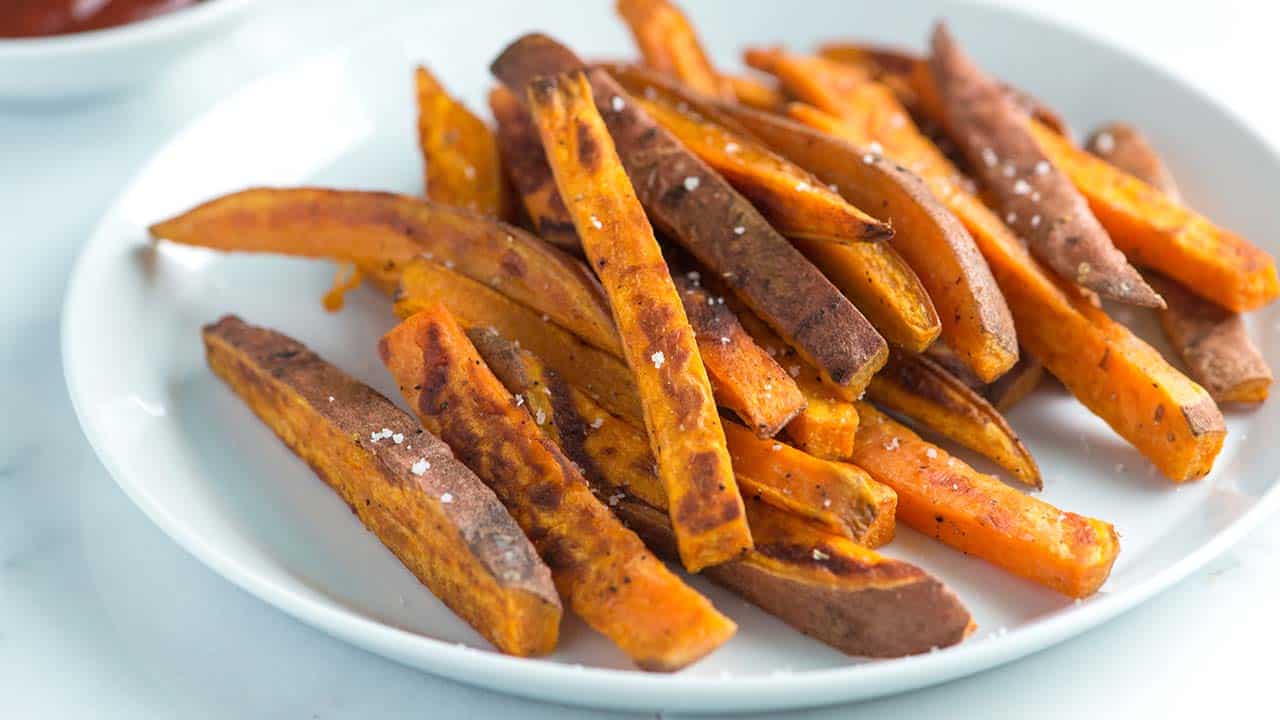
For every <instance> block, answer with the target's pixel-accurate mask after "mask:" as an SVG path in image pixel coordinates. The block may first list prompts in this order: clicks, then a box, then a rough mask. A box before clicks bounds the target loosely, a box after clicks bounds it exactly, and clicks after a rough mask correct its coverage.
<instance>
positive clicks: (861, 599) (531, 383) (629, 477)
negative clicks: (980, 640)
mask: <svg viewBox="0 0 1280 720" xmlns="http://www.w3.org/2000/svg"><path fill="white" fill-rule="evenodd" d="M473 337H474V338H475V339H476V346H477V348H478V349H479V350H480V351H481V353H482V354H483V355H484V357H485V359H486V361H487V362H488V364H489V366H490V367H491V368H493V370H494V372H495V373H496V374H497V375H498V376H499V377H500V378H501V379H502V380H503V382H504V383H505V384H506V385H507V389H508V390H510V391H511V392H513V393H523V394H524V395H525V396H527V397H530V398H533V399H534V402H535V403H542V405H541V406H540V407H541V408H542V412H543V413H544V414H545V417H546V420H547V421H546V422H544V423H543V424H542V425H541V428H542V430H543V432H544V433H546V434H547V435H548V436H549V437H551V438H552V439H553V440H554V441H555V442H556V443H558V444H559V445H560V447H561V448H563V450H564V453H565V455H566V456H568V458H569V459H570V460H572V461H573V462H574V463H576V464H577V465H578V467H581V468H582V469H583V475H584V476H585V477H586V479H587V481H588V483H590V485H591V488H592V489H593V490H594V491H595V492H596V494H597V495H598V496H600V497H602V498H604V499H605V502H607V503H608V504H609V506H610V508H612V510H613V512H614V513H615V514H616V515H617V516H618V517H619V518H621V519H622V521H623V522H624V523H626V524H627V526H628V527H630V528H632V529H633V530H635V531H636V532H637V533H638V534H639V535H640V536H641V537H642V538H644V541H645V543H647V544H648V545H649V547H651V548H653V549H654V550H655V551H657V552H659V553H660V554H662V555H664V556H665V557H667V558H671V559H675V558H677V557H678V555H677V551H676V540H675V533H674V532H673V531H672V529H671V521H670V518H669V517H668V503H667V498H666V494H665V491H664V490H663V487H662V482H661V481H660V480H659V479H658V475H657V473H656V472H655V471H654V469H653V456H652V454H651V453H650V451H649V444H648V442H647V441H646V440H645V439H644V437H643V432H642V431H640V430H638V429H637V428H635V427H632V426H631V425H628V424H627V423H625V422H621V421H619V420H617V419H616V418H614V417H612V416H610V415H609V414H608V413H606V412H604V411H603V410H601V409H600V408H599V407H598V406H595V405H594V404H593V403H592V402H591V401H590V399H588V398H587V397H586V396H585V395H583V394H582V393H579V392H577V391H576V390H575V389H574V388H572V387H567V386H565V384H564V383H563V380H562V379H561V378H560V377H559V376H558V375H556V374H555V373H554V372H546V369H545V368H544V367H542V366H541V365H540V364H539V363H538V361H537V359H536V358H534V357H532V356H531V355H530V354H529V353H528V352H524V351H521V350H518V349H516V348H514V347H513V346H512V345H511V344H510V343H507V342H506V341H505V340H504V339H502V338H501V337H498V336H497V335H495V334H493V333H488V332H484V331H481V332H476V333H473ZM543 388H546V389H547V392H544V391H543V390H542V389H543ZM535 412H536V411H535ZM745 486H746V480H745V479H744V487H745ZM745 506H746V509H747V518H748V522H750V523H751V524H752V528H753V530H752V533H753V535H755V536H756V537H759V538H761V539H763V540H764V542H761V543H759V544H758V545H757V546H756V548H755V549H753V550H751V551H750V552H748V553H747V554H746V555H744V556H743V557H742V558H740V559H737V560H731V561H729V562H727V563H723V564H721V565H717V566H715V567H710V568H707V569H706V570H704V571H703V573H702V574H703V575H704V576H706V577H708V578H710V579H711V581H712V582H715V583H717V584H718V585H721V586H723V587H725V588H728V589H729V590H732V591H734V592H736V593H738V594H740V595H741V596H742V597H744V598H746V599H747V600H749V601H750V602H752V603H755V604H756V605H758V606H759V607H760V608H762V609H763V610H765V611H766V612H769V613H771V614H773V615H774V616H776V617H778V618H779V619H781V620H783V621H784V622H786V623H788V624H790V625H792V626H793V627H795V628H797V629H799V630H800V631H801V632H804V633H806V634H808V635H811V636H813V637H814V638H816V639H818V640H820V641H822V642H825V643H827V644H828V645H831V646H832V647H834V648H836V649H837V650H840V651H842V652H846V653H849V654H851V655H863V656H869V657H898V656H902V655H911V654H915V653H921V652H925V651H927V650H930V649H931V648H933V647H946V646H948V645H953V644H955V643H958V642H960V641H961V640H962V639H964V637H965V636H966V635H968V634H969V632H970V631H971V629H972V627H973V622H972V619H971V618H970V616H969V613H968V612H967V611H966V610H965V609H964V606H963V605H962V604H961V603H960V601H959V600H958V599H957V598H956V597H955V595H954V594H953V593H952V592H951V591H950V590H948V589H947V588H946V586H944V585H942V583H941V582H939V581H938V580H937V579H935V578H933V577H932V576H929V575H928V574H926V573H924V572H923V571H921V570H920V569H918V568H916V567H915V566H913V565H908V564H907V563H903V562H900V561H897V560H892V559H889V558H885V557H883V556H881V555H879V554H877V553H876V552H874V551H873V550H869V549H867V548H866V547H864V546H863V545H860V544H858V543H857V542H855V541H853V540H850V539H848V538H846V537H842V536H840V535H835V534H831V533H828V532H825V531H823V530H821V529H820V528H819V527H817V526H815V525H813V524H811V523H808V522H806V521H804V520H802V519H801V518H800V517H797V516H795V515H793V514H791V513H789V512H785V511H782V510H778V509H776V508H773V507H771V506H770V505H768V504H767V503H765V502H763V501H761V500H756V499H754V498H753V497H751V496H750V495H748V496H747V497H746V498H745ZM757 528H758V529H757Z"/></svg>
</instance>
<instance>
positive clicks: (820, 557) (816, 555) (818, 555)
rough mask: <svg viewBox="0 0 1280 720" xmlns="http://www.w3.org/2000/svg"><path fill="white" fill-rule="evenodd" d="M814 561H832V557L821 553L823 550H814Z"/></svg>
mask: <svg viewBox="0 0 1280 720" xmlns="http://www.w3.org/2000/svg"><path fill="white" fill-rule="evenodd" d="M813 559H814V560H818V561H822V560H830V559H831V556H830V555H828V554H826V553H824V552H822V551H821V550H819V549H818V548H814V549H813Z"/></svg>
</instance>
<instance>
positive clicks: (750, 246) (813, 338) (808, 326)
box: [491, 34, 888, 386]
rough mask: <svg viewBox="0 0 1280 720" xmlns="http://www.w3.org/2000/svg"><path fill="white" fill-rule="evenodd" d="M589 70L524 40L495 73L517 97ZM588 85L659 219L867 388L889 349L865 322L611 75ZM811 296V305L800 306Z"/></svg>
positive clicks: (812, 349)
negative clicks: (543, 82)
mask: <svg viewBox="0 0 1280 720" xmlns="http://www.w3.org/2000/svg"><path fill="white" fill-rule="evenodd" d="M580 67H582V61H581V60H579V59H578V58H577V57H576V56H574V55H573V53H571V52H570V51H569V50H568V49H566V48H565V47H564V46H562V45H560V44H559V43H557V42H555V41H554V40H552V39H551V38H549V37H547V36H545V35H536V34H535V35H526V36H524V37H523V38H520V39H519V40H517V41H516V42H515V43H513V44H512V45H511V46H509V47H508V48H507V49H506V50H504V51H503V53H502V55H501V56H499V58H498V59H497V60H495V61H494V63H493V65H492V66H491V70H492V71H493V73H494V75H495V76H497V77H498V78H499V79H501V80H502V81H503V82H504V83H505V84H506V85H507V86H508V87H510V88H521V89H522V88H524V87H525V86H526V85H527V84H528V83H529V81H530V80H532V79H534V78H536V77H538V76H545V75H553V74H556V73H559V72H564V71H571V70H574V69H577V68H580ZM589 77H590V79H591V82H592V85H593V93H594V96H595V98H596V102H597V107H598V108H599V109H600V110H601V114H602V115H603V116H604V118H605V122H606V123H607V124H608V126H609V131H610V133H611V134H612V135H613V141H614V142H615V143H616V144H617V147H618V148H619V150H620V154H621V156H622V159H623V163H624V165H625V166H626V169H627V173H628V175H629V176H630V177H631V180H632V184H633V185H634V187H635V188H636V191H637V193H638V195H639V197H640V200H641V202H642V203H643V204H644V206H645V209H646V210H647V211H648V213H649V216H650V218H651V219H653V220H654V221H655V222H656V223H657V224H658V225H659V226H660V227H661V228H662V229H663V230H664V231H665V232H666V233H667V234H669V235H670V236H672V237H673V238H674V239H675V240H676V241H678V242H679V243H680V244H682V245H683V246H684V247H685V249H687V250H688V251H689V252H690V253H692V254H693V256H694V257H696V258H697V259H698V261H699V262H700V263H702V264H703V265H704V266H706V267H707V268H708V269H709V270H711V271H713V272H714V273H716V274H717V275H718V276H720V277H722V278H723V279H724V280H725V281H726V282H727V283H728V284H729V286H730V287H732V288H733V291H734V293H735V294H736V295H737V296H738V297H740V298H741V299H742V300H743V301H744V302H745V303H746V304H747V305H748V306H749V307H751V308H752V309H753V310H754V311H755V312H756V313H757V314H758V315H760V317H761V318H762V319H764V320H765V322H767V323H769V325H770V327H772V328H774V329H775V330H776V331H777V332H778V334H779V335H780V336H781V337H783V338H784V339H785V340H786V341H787V342H788V343H789V344H791V345H792V346H793V347H795V348H797V349H798V350H799V351H800V352H801V353H802V354H803V355H804V357H805V358H806V359H807V360H809V362H810V363H811V364H812V365H813V366H814V367H816V368H818V369H819V370H820V371H821V372H822V373H823V375H824V377H826V378H827V379H829V380H831V381H832V382H834V383H835V384H837V385H854V386H865V384H866V381H867V380H868V379H869V378H870V376H871V375H872V374H874V373H875V371H876V370H878V369H879V368H880V366H881V365H883V364H884V360H885V356H886V355H887V354H888V347H887V346H886V345H885V343H884V340H883V338H881V337H880V336H879V335H878V334H877V333H876V332H875V330H874V328H872V327H871V324H870V323H868V322H867V321H866V318H864V317H862V315H861V314H860V313H859V312H858V311H857V309H855V308H854V307H853V305H852V304H850V303H849V301H848V300H847V299H846V298H845V297H844V296H843V295H842V294H841V293H840V291H839V290H837V289H836V287H835V286H834V285H832V284H831V283H830V281H828V280H827V279H826V278H825V277H823V276H822V273H821V272H819V271H818V269H817V268H815V267H813V265H812V264H811V263H809V262H808V261H807V260H806V259H805V258H804V256H803V255H801V254H800V253H799V251H797V250H795V248H793V247H791V245H790V244H789V243H787V241H786V239H784V238H783V237H782V236H780V235H779V234H778V233H777V232H776V231H774V230H773V228H772V227H770V226H769V224H768V222H766V221H765V219H764V218H763V217H761V215H760V214H759V213H758V212H756V210H755V209H754V208H753V207H752V206H751V203H750V202H748V201H747V200H746V198H743V197H742V196H741V195H739V194H738V193H737V192H736V191H735V190H734V189H733V188H732V187H731V186H729V184H728V183H727V182H726V181H725V180H724V179H723V178H721V177H720V176H719V175H717V174H716V173H715V171H713V170H712V169H711V168H709V167H707V166H706V164H704V163H703V162H702V161H701V160H699V159H698V158H697V157H696V156H695V155H693V154H692V153H690V152H689V151H688V150H686V149H685V148H684V147H683V146H682V145H680V143H679V142H678V141H677V140H676V139H675V138H673V137H671V135H670V134H669V133H667V132H666V131H664V130H663V129H662V128H660V127H658V126H657V125H656V124H655V123H654V122H653V120H652V119H651V118H649V117H648V116H647V115H645V114H644V112H643V111H642V110H640V109H639V108H637V107H636V106H635V103H633V102H630V98H629V97H628V96H627V94H626V92H625V91H624V90H623V89H622V88H621V87H620V86H619V85H618V83H617V82H615V81H614V80H613V79H612V78H611V77H609V76H608V75H607V74H606V73H604V72H603V71H600V70H598V69H597V70H591V71H590V72H589ZM797 297H803V298H805V299H806V301H805V302H804V303H797V302H795V298H797Z"/></svg>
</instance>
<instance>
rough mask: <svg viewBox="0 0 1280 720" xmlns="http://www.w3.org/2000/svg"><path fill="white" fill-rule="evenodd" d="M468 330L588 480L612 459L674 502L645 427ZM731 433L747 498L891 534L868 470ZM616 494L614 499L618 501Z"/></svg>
mask: <svg viewBox="0 0 1280 720" xmlns="http://www.w3.org/2000/svg"><path fill="white" fill-rule="evenodd" d="M467 334H468V336H469V337H470V338H471V340H472V342H473V344H474V345H475V347H476V350H477V351H478V352H479V353H480V355H481V357H483V358H484V360H485V362H486V363H487V364H488V365H489V367H490V369H492V370H493V373H494V375H496V376H497V378H498V379H499V380H501V381H502V383H503V384H504V385H506V387H507V389H508V390H510V391H511V392H513V393H516V394H519V395H521V396H522V397H524V398H525V403H526V404H527V405H528V407H529V411H530V412H532V413H533V414H534V416H535V417H540V418H544V419H545V422H543V423H541V424H540V426H541V427H542V429H543V431H544V432H545V433H547V435H548V436H549V437H551V439H552V440H554V441H555V442H556V444H557V445H559V446H560V447H561V448H563V449H564V451H565V453H566V454H567V455H568V456H569V457H570V459H572V460H574V461H575V462H577V463H578V465H579V466H580V467H582V468H583V473H584V474H585V475H586V476H587V478H588V479H589V480H590V479H592V477H593V472H596V471H598V470H599V467H598V466H599V465H600V464H601V463H609V464H614V465H616V468H615V469H613V470H611V471H610V474H611V476H614V480H613V481H612V484H613V485H623V486H625V488H626V489H627V490H628V491H629V492H632V493H633V494H636V495H638V496H639V497H641V498H642V499H643V500H644V501H645V502H647V503H649V504H650V505H654V506H655V507H656V506H660V507H662V508H664V509H666V508H668V505H669V503H668V502H667V495H666V490H665V489H664V488H663V487H662V485H661V483H660V481H659V480H658V476H657V473H656V471H655V470H654V466H655V463H654V459H653V452H652V451H651V450H650V449H649V441H648V438H647V437H646V436H645V432H644V430H643V429H642V428H638V427H636V426H634V425H631V424H630V423H628V422H626V421H624V420H621V419H619V418H616V417H614V416H613V415H610V414H609V413H608V412H606V411H605V410H604V409H602V408H601V407H600V406H599V405H597V404H596V403H595V402H594V401H592V400H591V399H590V398H589V397H588V396H587V395H586V394H584V393H582V392H581V391H580V390H579V389H578V388H576V387H574V386H573V385H572V381H571V379H566V378H564V377H563V376H561V375H560V374H559V373H557V372H555V371H554V370H549V369H548V368H547V367H546V366H545V365H544V364H543V363H542V362H541V361H540V360H539V359H538V358H537V357H535V356H534V355H533V354H532V353H530V352H529V351H527V350H525V349H523V348H519V347H516V346H515V345H513V344H512V343H511V342H509V341H508V340H507V339H506V338H503V337H502V336H501V335H500V334H498V333H496V332H494V331H492V330H491V329H489V328H474V329H472V330H470V331H468V333H467ZM725 435H726V437H727V438H728V443H729V452H730V453H732V454H733V459H734V472H735V473H736V474H737V476H738V482H739V485H740V487H741V488H742V492H743V495H744V500H745V499H746V498H755V499H756V500H760V501H762V502H765V503H768V504H770V505H773V506H774V507H777V508H779V509H781V510H785V511H786V512H788V513H790V514H792V515H794V516H795V517H796V518H797V519H803V520H804V521H806V522H809V523H811V524H814V525H816V526H818V527H822V528H825V529H826V530H827V531H828V532H832V533H836V534H838V535H844V536H846V537H849V538H851V539H853V540H855V541H856V542H859V543H861V544H863V545H866V546H868V547H876V546H879V545H882V544H884V543H886V542H888V541H889V540H891V539H892V538H893V505H894V498H893V493H892V491H890V490H889V489H888V488H886V487H884V486H883V485H881V484H879V483H877V482H875V481H873V480H871V479H870V478H869V477H868V476H867V475H866V474H865V473H863V472H861V471H860V470H857V469H856V468H852V467H850V466H847V465H839V464H837V463H827V462H823V461H821V460H818V459H817V458H814V457H811V456H809V455H806V454H804V453H802V452H800V451H798V450H796V449H795V448H792V447H789V446H786V445H783V444H781V443H776V442H774V441H772V440H768V439H763V440H762V439H760V438H757V437H755V436H754V435H753V434H752V433H751V432H750V431H749V430H747V429H746V428H744V427H742V426H741V425H738V424H736V423H733V422H725ZM775 447H776V448H777V449H776V450H775V449H774V448H775ZM580 456H585V457H586V458H587V460H588V461H587V462H584V461H583V460H582V459H581V457H580ZM606 500H609V498H606ZM616 500H617V498H613V499H612V500H609V504H610V505H611V506H613V505H616ZM668 525H670V523H669V522H668Z"/></svg>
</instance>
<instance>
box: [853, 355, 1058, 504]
mask: <svg viewBox="0 0 1280 720" xmlns="http://www.w3.org/2000/svg"><path fill="white" fill-rule="evenodd" d="M867 397H869V398H870V399H871V400H872V401H873V402H875V403H876V404H877V405H879V406H880V407H882V408H886V409H888V410H890V411H892V412H895V413H899V414H901V415H905V416H906V417H908V418H910V419H911V420H912V421H913V422H914V423H916V424H917V425H919V426H920V427H923V428H926V429H928V430H930V431H931V432H934V433H937V434H938V435H941V436H942V437H945V438H948V439H950V440H954V441H955V442H957V443H959V444H961V445H963V446H964V447H967V448H969V449H970V450H973V451H974V452H976V453H978V454H980V455H983V456H984V457H987V458H989V459H990V460H991V461H992V462H994V463H996V464H997V465H999V466H1000V467H1003V468H1005V469H1006V470H1009V471H1010V472H1012V473H1013V475H1014V477H1015V478H1016V479H1017V480H1018V481H1019V482H1022V483H1024V484H1027V485H1031V486H1032V487H1035V488H1040V487H1043V483H1042V481H1041V479H1040V469H1039V468H1038V467H1037V466H1036V461H1035V458H1033V457H1031V452H1030V451H1028V450H1027V447H1026V445H1023V444H1022V439H1021V438H1019V437H1018V434H1017V433H1016V432H1014V431H1013V428H1012V427H1010V426H1009V422H1008V421H1007V420H1005V419H1004V416H1003V415H1001V414H1000V413H999V411H997V410H996V409H995V408H994V407H992V406H991V404H990V403H988V402H987V401H986V400H985V399H983V397H982V396H981V395H979V394H978V393H977V392H975V391H974V390H973V389H972V388H970V387H969V386H968V385H965V384H964V383H963V382H961V381H960V380H959V379H957V378H956V377H955V376H954V375H952V374H951V373H949V372H947V371H946V370H945V369H943V368H942V367H941V366H940V365H939V364H938V363H935V362H934V361H932V360H930V359H929V358H927V357H924V356H922V355H909V354H907V353H902V352H895V353H893V354H891V355H890V356H889V362H888V363H886V364H885V366H884V369H883V370H881V371H880V372H879V373H877V374H876V376H875V377H874V378H872V380H871V386H870V387H868V388H867Z"/></svg>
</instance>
